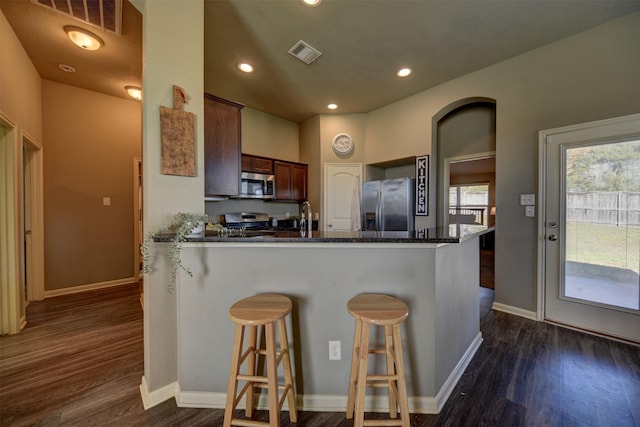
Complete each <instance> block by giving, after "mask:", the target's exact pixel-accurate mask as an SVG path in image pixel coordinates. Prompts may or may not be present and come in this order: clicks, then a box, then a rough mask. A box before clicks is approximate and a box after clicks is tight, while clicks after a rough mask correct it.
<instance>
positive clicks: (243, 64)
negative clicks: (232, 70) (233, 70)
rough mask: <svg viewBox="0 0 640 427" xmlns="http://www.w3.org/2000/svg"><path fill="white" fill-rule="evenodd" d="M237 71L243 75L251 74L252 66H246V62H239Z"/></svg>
mask: <svg viewBox="0 0 640 427" xmlns="http://www.w3.org/2000/svg"><path fill="white" fill-rule="evenodd" d="M238 69H239V70H240V71H244V72H245V73H251V72H253V66H251V64H247V63H246V62H241V63H240V64H238Z"/></svg>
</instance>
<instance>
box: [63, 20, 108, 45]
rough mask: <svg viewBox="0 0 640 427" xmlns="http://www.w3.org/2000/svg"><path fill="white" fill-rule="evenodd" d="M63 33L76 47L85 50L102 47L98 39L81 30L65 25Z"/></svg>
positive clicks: (100, 40)
mask: <svg viewBox="0 0 640 427" xmlns="http://www.w3.org/2000/svg"><path fill="white" fill-rule="evenodd" d="M64 31H65V32H66V33H67V35H68V36H69V38H70V39H71V41H72V42H73V43H74V44H75V45H76V46H79V47H81V48H83V49H85V50H98V49H100V48H101V47H102V46H104V42H103V41H102V39H101V38H100V37H98V36H96V35H95V34H93V33H92V32H91V31H87V30H85V29H83V28H80V27H74V26H73V25H67V26H65V27H64Z"/></svg>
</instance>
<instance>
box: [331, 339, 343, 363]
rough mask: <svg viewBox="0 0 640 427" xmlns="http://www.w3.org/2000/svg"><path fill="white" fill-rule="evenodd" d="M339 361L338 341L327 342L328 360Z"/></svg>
mask: <svg viewBox="0 0 640 427" xmlns="http://www.w3.org/2000/svg"><path fill="white" fill-rule="evenodd" d="M340 359H341V355H340V341H329V360H340Z"/></svg>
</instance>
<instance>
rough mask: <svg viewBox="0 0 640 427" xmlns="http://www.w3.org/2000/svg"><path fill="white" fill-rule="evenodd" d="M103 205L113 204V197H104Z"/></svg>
mask: <svg viewBox="0 0 640 427" xmlns="http://www.w3.org/2000/svg"><path fill="white" fill-rule="evenodd" d="M102 206H111V197H103V198H102Z"/></svg>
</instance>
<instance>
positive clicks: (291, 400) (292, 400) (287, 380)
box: [278, 318, 298, 423]
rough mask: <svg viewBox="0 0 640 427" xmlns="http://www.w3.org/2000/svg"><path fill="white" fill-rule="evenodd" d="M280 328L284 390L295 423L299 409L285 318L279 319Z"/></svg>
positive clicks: (290, 417) (290, 418) (290, 416)
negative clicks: (294, 387) (294, 388)
mask: <svg viewBox="0 0 640 427" xmlns="http://www.w3.org/2000/svg"><path fill="white" fill-rule="evenodd" d="M278 328H279V333H280V351H281V352H284V356H283V360H282V362H283V363H284V384H285V389H284V392H285V393H287V402H288V404H289V421H291V422H292V423H295V422H297V421H298V409H297V408H296V396H295V394H294V392H293V375H292V374H291V372H292V370H291V357H290V355H291V353H289V337H288V336H287V326H286V324H285V320H284V318H282V319H280V320H278Z"/></svg>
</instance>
